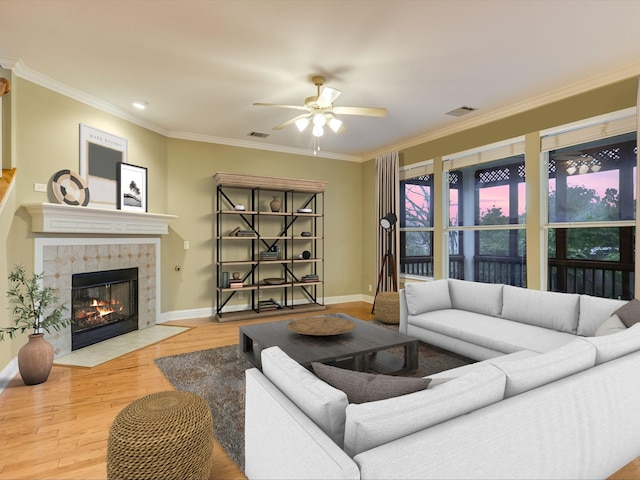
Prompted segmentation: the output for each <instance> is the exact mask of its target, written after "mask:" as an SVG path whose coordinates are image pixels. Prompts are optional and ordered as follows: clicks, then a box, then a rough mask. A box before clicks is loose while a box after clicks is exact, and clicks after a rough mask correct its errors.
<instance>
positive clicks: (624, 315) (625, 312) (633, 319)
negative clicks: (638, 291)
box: [613, 298, 640, 328]
mask: <svg viewBox="0 0 640 480" xmlns="http://www.w3.org/2000/svg"><path fill="white" fill-rule="evenodd" d="M613 313H614V314H615V315H618V317H620V320H622V323H624V325H625V327H627V328H629V327H631V326H632V325H633V324H634V323H638V322H640V301H638V300H636V299H635V298H634V299H633V300H631V301H630V302H627V304H626V305H625V306H623V307H620V308H619V309H618V310H616V311H615V312H613Z"/></svg>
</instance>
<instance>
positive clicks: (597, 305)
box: [578, 295, 627, 337]
mask: <svg viewBox="0 0 640 480" xmlns="http://www.w3.org/2000/svg"><path fill="white" fill-rule="evenodd" d="M626 303H627V302H626V301H625V300H615V299H612V298H599V297H592V296H591V295H580V315H579V318H578V335H582V336H584V337H593V336H594V335H595V334H596V330H597V329H598V327H599V326H600V325H602V323H603V322H604V321H605V320H606V319H607V318H609V317H610V316H611V315H613V312H615V311H616V310H617V309H618V308H620V307H622V306H623V305H625V304H626Z"/></svg>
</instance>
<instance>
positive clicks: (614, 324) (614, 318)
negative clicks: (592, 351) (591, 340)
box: [593, 313, 627, 337]
mask: <svg viewBox="0 0 640 480" xmlns="http://www.w3.org/2000/svg"><path fill="white" fill-rule="evenodd" d="M626 329H627V327H626V326H625V324H624V323H622V320H620V317H619V316H618V315H616V314H615V313H614V314H613V315H611V316H610V317H609V318H607V319H606V320H605V321H604V323H603V324H602V325H600V326H599V327H598V329H597V330H596V334H595V335H593V336H595V337H601V336H603V335H612V334H614V333H618V332H622V331H623V330H626Z"/></svg>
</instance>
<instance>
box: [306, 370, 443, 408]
mask: <svg viewBox="0 0 640 480" xmlns="http://www.w3.org/2000/svg"><path fill="white" fill-rule="evenodd" d="M311 366H312V367H313V371H314V372H315V374H316V375H317V376H318V377H319V378H320V379H321V380H324V381H325V382H327V383H328V384H329V385H331V386H333V387H335V388H337V389H339V390H342V391H343V392H344V393H346V394H347V398H348V399H349V403H365V402H374V401H376V400H384V399H386V398H392V397H397V396H399V395H405V394H407V393H413V392H418V391H420V390H425V389H426V388H427V387H428V386H429V383H430V381H431V380H430V379H428V378H412V377H394V376H392V375H378V374H375V373H366V372H355V371H353V370H347V369H344V368H338V367H333V366H330V365H324V364H323V363H315V362H313V363H312V364H311Z"/></svg>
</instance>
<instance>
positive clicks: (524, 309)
mask: <svg viewBox="0 0 640 480" xmlns="http://www.w3.org/2000/svg"><path fill="white" fill-rule="evenodd" d="M502 295H503V305H502V318H506V319H509V320H514V321H516V322H522V323H528V324H529V325H537V326H539V327H544V328H549V329H552V330H556V331H558V332H567V333H574V334H575V333H576V332H577V330H578V312H579V307H580V295H577V294H573V293H558V292H543V291H540V290H532V289H529V288H520V287H513V286H511V285H505V286H504V288H503V290H502Z"/></svg>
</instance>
